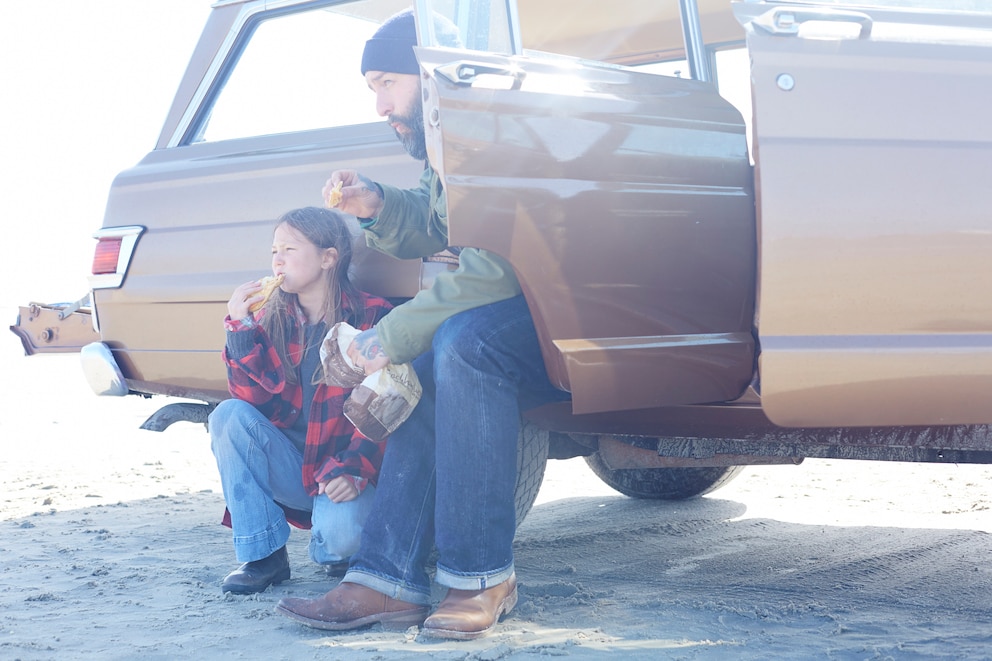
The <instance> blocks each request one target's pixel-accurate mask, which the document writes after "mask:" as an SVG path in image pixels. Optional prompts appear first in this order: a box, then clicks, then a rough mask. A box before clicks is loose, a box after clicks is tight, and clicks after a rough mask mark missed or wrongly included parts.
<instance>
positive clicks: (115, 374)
mask: <svg viewBox="0 0 992 661" xmlns="http://www.w3.org/2000/svg"><path fill="white" fill-rule="evenodd" d="M79 357H80V358H81V359H82V362H83V374H84V375H85V376H86V381H87V382H88V383H89V384H90V388H92V389H93V392H95V393H96V394H97V395H110V396H113V397H123V396H124V395H126V394H127V393H128V387H127V380H126V379H125V378H124V374H123V373H122V372H121V369H120V367H118V366H117V361H116V360H114V354H113V353H112V352H111V351H110V347H108V346H107V345H106V344H104V343H103V342H90V343H89V344H87V345H86V346H84V347H83V348H82V349H80V350H79Z"/></svg>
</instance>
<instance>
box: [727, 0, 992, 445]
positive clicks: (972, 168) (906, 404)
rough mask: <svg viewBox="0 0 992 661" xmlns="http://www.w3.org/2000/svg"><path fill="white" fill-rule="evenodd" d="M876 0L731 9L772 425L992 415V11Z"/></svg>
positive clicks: (967, 419) (765, 403)
mask: <svg viewBox="0 0 992 661" xmlns="http://www.w3.org/2000/svg"><path fill="white" fill-rule="evenodd" d="M882 4H888V5H891V4H892V3H882V2H864V3H860V5H861V6H859V7H857V8H856V9H842V8H838V7H836V3H831V5H827V4H826V3H816V2H803V3H791V2H759V1H754V2H747V3H738V4H736V5H735V9H736V12H737V14H738V18H739V20H740V22H741V23H742V24H743V25H744V26H745V29H746V34H747V45H748V51H749V54H750V56H751V62H752V84H753V99H754V127H755V130H754V152H755V162H756V179H757V182H758V188H759V190H760V195H759V209H758V219H759V225H760V235H761V246H760V253H761V269H760V271H761V275H760V283H759V285H760V306H759V307H760V309H759V328H760V339H761V351H762V353H761V359H760V372H761V399H762V407H763V408H764V410H765V412H766V414H767V415H768V417H769V418H770V419H771V420H772V421H773V422H775V423H777V424H779V425H787V426H809V427H837V426H854V425H864V426H868V425H939V424H971V423H985V422H990V421H992V305H990V304H989V300H990V299H989V291H990V290H992V260H990V259H989V256H990V255H992V222H990V214H989V174H990V172H992V122H990V121H989V112H988V107H989V106H990V104H992V85H990V84H989V81H990V80H992V12H990V11H989V10H988V9H987V8H986V9H984V10H983V13H978V12H976V11H974V9H975V8H977V7H978V6H979V5H981V4H984V3H974V2H970V1H969V0H946V1H944V0H941V1H940V2H936V1H929V0H921V1H920V2H916V3H912V4H914V5H916V7H915V8H906V7H903V8H894V7H891V6H889V7H882V6H877V7H872V6H871V5H882ZM907 4H908V3H907ZM927 5H928V6H929V7H931V8H930V9H925V8H921V7H923V6H927ZM955 7H958V8H961V7H970V8H972V10H973V11H970V12H968V11H960V10H955V9H954V8H955Z"/></svg>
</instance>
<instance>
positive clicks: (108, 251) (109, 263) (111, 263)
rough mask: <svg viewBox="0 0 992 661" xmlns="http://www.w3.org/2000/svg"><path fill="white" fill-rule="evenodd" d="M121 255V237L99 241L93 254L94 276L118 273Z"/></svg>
mask: <svg viewBox="0 0 992 661" xmlns="http://www.w3.org/2000/svg"><path fill="white" fill-rule="evenodd" d="M120 254H121V237H119V236H108V237H106V238H100V239H98V240H97V244H96V250H95V251H94V252H93V269H92V272H93V275H102V274H104V273H116V272H117V260H118V258H119V257H120Z"/></svg>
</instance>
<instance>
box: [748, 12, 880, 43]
mask: <svg viewBox="0 0 992 661" xmlns="http://www.w3.org/2000/svg"><path fill="white" fill-rule="evenodd" d="M809 21H825V22H833V23H857V24H858V25H860V26H861V32H860V33H859V34H858V38H859V39H867V38H868V37H870V36H871V28H872V20H871V16H869V15H868V14H864V13H862V12H859V11H847V10H843V9H829V8H813V7H809V8H805V7H776V8H775V9H772V10H771V11H768V12H765V13H764V14H762V15H761V16H759V17H758V18H756V19H754V21H753V22H752V23H753V25H754V26H755V27H757V28H760V29H762V30H764V31H765V32H767V33H769V34H776V35H798V34H799V27H800V26H801V25H802V24H803V23H806V22H809Z"/></svg>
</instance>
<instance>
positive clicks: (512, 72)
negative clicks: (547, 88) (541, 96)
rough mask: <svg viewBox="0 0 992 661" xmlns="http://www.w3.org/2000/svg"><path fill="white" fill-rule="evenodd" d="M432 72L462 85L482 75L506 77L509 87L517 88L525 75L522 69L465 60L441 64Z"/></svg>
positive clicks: (473, 81) (474, 80)
mask: <svg viewBox="0 0 992 661" xmlns="http://www.w3.org/2000/svg"><path fill="white" fill-rule="evenodd" d="M434 73H435V74H437V75H438V76H440V77H441V78H444V79H445V80H446V81H448V82H449V83H451V84H453V85H462V86H471V85H472V84H473V83H475V82H476V80H478V79H479V77H480V76H483V75H485V76H495V77H502V78H507V79H509V80H508V82H509V88H510V89H519V88H520V84H521V83H522V82H523V80H524V78H525V77H526V75H527V74H526V73H525V72H524V71H523V70H522V69H518V68H513V67H508V66H502V65H492V64H485V63H482V62H470V61H467V60H462V61H460V62H448V63H447V64H442V65H440V66H439V67H437V68H436V69H434Z"/></svg>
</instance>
